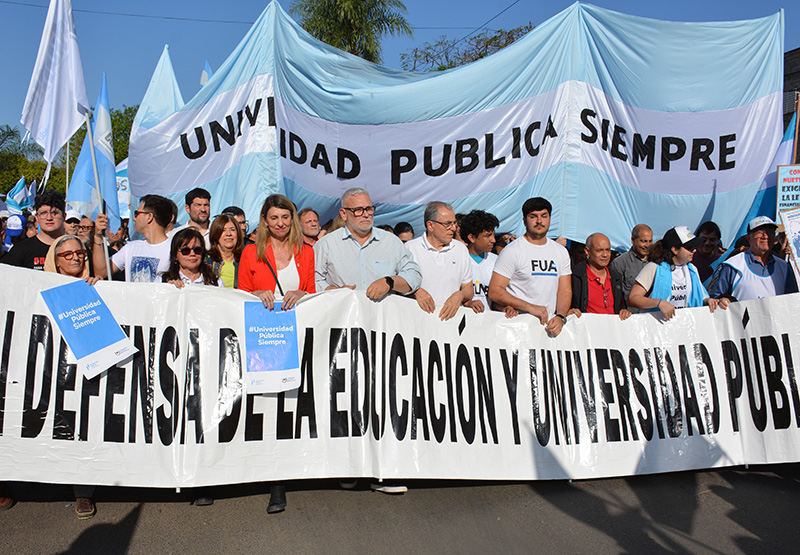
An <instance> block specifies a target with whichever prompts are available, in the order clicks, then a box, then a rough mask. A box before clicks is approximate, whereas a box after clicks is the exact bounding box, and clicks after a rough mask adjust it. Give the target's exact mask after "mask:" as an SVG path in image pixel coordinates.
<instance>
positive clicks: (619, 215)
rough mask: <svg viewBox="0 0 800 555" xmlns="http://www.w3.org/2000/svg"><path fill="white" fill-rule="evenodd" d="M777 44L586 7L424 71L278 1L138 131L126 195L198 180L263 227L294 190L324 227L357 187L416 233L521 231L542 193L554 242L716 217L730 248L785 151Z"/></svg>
mask: <svg viewBox="0 0 800 555" xmlns="http://www.w3.org/2000/svg"><path fill="white" fill-rule="evenodd" d="M782 44H783V16H782V13H778V14H775V15H773V16H770V17H765V18H763V19H756V20H750V21H738V22H722V23H675V22H666V21H656V20H650V19H643V18H639V17H632V16H628V15H623V14H619V13H616V12H612V11H608V10H604V9H600V8H597V7H594V6H589V5H586V4H579V3H578V4H574V5H573V6H571V7H570V8H568V9H567V10H565V11H564V12H562V13H560V14H558V15H557V16H555V17H553V18H552V19H550V20H548V21H546V22H545V23H543V24H541V25H540V26H539V27H537V28H536V29H534V30H533V31H532V32H531V33H530V34H528V35H527V36H526V37H524V38H522V39H521V40H519V41H517V42H516V43H514V44H513V45H511V46H510V47H508V48H506V49H504V50H502V51H500V52H498V53H497V54H495V55H493V56H491V57H489V58H485V59H483V60H480V61H478V62H476V63H473V64H470V65H468V66H464V67H460V68H456V69H453V70H450V71H446V72H441V73H428V74H412V73H406V72H400V71H395V70H391V69H387V68H383V67H379V66H376V65H374V64H371V63H369V62H366V61H364V60H361V59H359V58H357V57H354V56H351V55H349V54H347V53H344V52H341V51H339V50H336V49H334V48H332V47H330V46H328V45H325V44H323V43H320V42H319V41H316V40H315V39H313V38H312V37H310V36H309V35H308V34H307V33H306V32H305V31H303V30H302V29H300V28H299V27H298V26H297V24H296V23H295V22H294V21H293V20H292V19H291V18H290V17H289V16H288V15H287V14H286V13H285V12H284V11H283V10H282V9H281V7H280V5H279V4H278V3H277V2H275V1H273V2H272V3H270V4H269V6H268V7H267V9H266V10H265V11H264V12H263V13H262V14H261V16H260V17H259V19H258V20H257V21H256V22H255V24H254V25H253V27H252V28H251V29H250V31H249V32H248V33H247V35H246V36H245V37H244V39H243V40H242V42H241V43H240V44H239V45H238V46H237V48H236V49H235V50H234V52H233V53H232V54H231V55H230V56H229V57H228V59H227V60H226V61H225V62H224V63H223V64H222V65H221V66H220V68H219V69H218V70H217V72H216V73H214V75H213V77H211V78H210V79H209V81H208V83H207V84H206V85H205V86H204V87H203V88H202V89H201V90H200V92H199V93H198V94H197V95H196V96H195V97H194V98H193V99H191V100H190V101H188V102H187V103H186V105H184V106H183V107H181V108H180V109H178V110H177V111H175V112H174V113H172V114H169V115H166V116H165V117H163V119H158V121H156V120H157V118H151V119H150V120H148V121H146V122H141V123H140V125H139V126H138V127H137V128H136V129H135V130H134V131H135V132H134V133H132V137H131V149H130V180H131V187H132V190H133V192H134V193H135V194H137V195H139V196H141V195H142V194H145V193H159V194H170V195H172V196H173V198H175V199H178V198H180V196H181V194H182V193H183V192H185V191H186V190H188V189H191V188H193V187H196V186H202V187H204V188H206V189H208V190H209V191H210V192H211V193H212V212H214V213H216V212H218V211H219V210H221V209H222V208H224V207H225V206H228V205H231V204H235V205H239V206H241V207H242V208H244V209H245V211H246V212H247V214H248V218H249V219H250V220H251V221H253V220H255V219H257V215H258V211H259V208H260V204H261V202H262V201H263V198H264V197H265V196H266V195H268V194H271V193H276V192H280V193H285V194H287V195H288V196H289V197H290V198H292V199H293V200H294V201H295V203H296V204H297V205H298V207H303V206H313V207H314V208H316V209H317V210H318V211H319V212H320V213H321V218H322V220H323V221H325V220H326V219H328V218H331V217H333V216H334V215H335V214H336V212H337V210H338V207H339V197H340V195H341V193H342V192H343V191H344V190H346V189H348V188H350V187H353V186H361V187H365V188H366V189H368V190H369V191H370V193H371V195H372V197H373V201H374V202H375V203H376V205H377V207H378V211H377V213H376V218H375V220H376V223H378V224H382V223H390V224H393V223H396V222H398V221H402V220H405V221H408V222H411V223H412V224H413V225H414V226H415V227H416V228H417V229H421V228H422V213H423V207H424V204H425V203H427V202H429V201H432V200H444V201H450V202H451V203H452V204H453V206H454V208H455V209H456V211H457V212H467V211H469V210H471V209H474V208H481V209H484V210H489V211H491V212H493V213H494V214H496V215H497V216H498V218H499V219H500V221H501V228H502V229H503V230H508V231H521V230H522V218H521V212H520V208H521V205H522V203H523V202H524V200H525V199H527V198H528V197H531V196H544V197H546V198H548V199H549V200H550V201H551V202H552V203H553V206H554V214H553V221H552V225H551V235H554V236H555V235H562V236H565V237H567V238H570V239H574V240H578V241H583V240H585V238H586V236H587V235H589V234H590V233H593V232H595V231H602V232H604V233H606V234H607V235H608V236H609V238H610V239H611V241H612V244H613V245H615V246H617V247H620V248H622V247H626V246H627V245H628V242H629V237H630V229H631V228H632V227H633V225H635V224H636V223H639V222H645V223H648V224H650V225H651V227H652V228H653V231H654V234H655V235H656V236H660V235H661V234H663V232H664V231H666V230H667V229H668V228H670V227H673V226H675V225H686V226H688V227H690V228H693V226H696V225H697V224H699V223H700V222H701V221H702V220H704V219H709V218H710V219H713V220H714V221H716V222H717V223H718V224H719V225H720V227H721V228H722V230H723V236H724V237H732V236H733V235H734V231H735V230H737V229H738V228H739V226H740V224H741V222H742V220H743V219H744V217H745V216H746V214H747V213H748V209H749V207H750V206H751V204H752V202H753V200H754V199H755V198H756V195H757V193H758V191H759V189H760V188H761V185H762V182H763V181H764V179H765V176H766V174H767V173H768V171H769V168H770V162H771V160H772V159H773V156H774V154H775V151H776V149H777V147H778V145H779V143H780V138H781V127H782V119H781V117H782V114H781V98H782V96H781V95H782V88H783V81H782V80H783V52H782ZM179 204H180V203H179ZM184 218H185V216H184Z"/></svg>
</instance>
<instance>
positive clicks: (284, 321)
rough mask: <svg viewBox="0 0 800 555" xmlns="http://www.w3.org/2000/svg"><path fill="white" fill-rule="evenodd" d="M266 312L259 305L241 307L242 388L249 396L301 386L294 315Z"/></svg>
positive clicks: (282, 312)
mask: <svg viewBox="0 0 800 555" xmlns="http://www.w3.org/2000/svg"><path fill="white" fill-rule="evenodd" d="M281 305H282V303H281V302H280V301H276V302H275V309H274V310H268V309H266V308H265V307H264V305H263V304H262V303H260V302H246V303H244V323H245V350H246V352H247V357H246V360H247V369H246V379H245V387H246V389H247V390H248V391H249V392H250V393H268V392H274V391H285V390H287V389H294V388H296V387H297V386H298V385H299V383H300V376H299V371H300V357H299V354H298V350H297V314H296V313H295V311H294V310H282V309H281Z"/></svg>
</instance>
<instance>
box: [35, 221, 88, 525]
mask: <svg viewBox="0 0 800 555" xmlns="http://www.w3.org/2000/svg"><path fill="white" fill-rule="evenodd" d="M44 271H45V272H54V273H57V274H64V275H65V276H70V277H74V278H78V279H83V280H86V282H87V283H88V284H89V285H94V284H95V283H97V281H98V278H96V277H90V276H89V265H88V264H87V263H86V247H84V245H83V241H81V240H80V238H78V237H76V236H74V235H62V236H61V237H59V238H58V239H56V240H55V241H54V242H53V244H52V245H51V246H50V250H49V251H47V256H46V257H45V259H44ZM59 379H60V378H59ZM94 488H95V487H94V486H91V485H76V486H74V487H73V490H74V493H75V514H76V515H77V516H78V518H79V519H80V520H85V519H88V518H92V517H93V516H94V515H95V513H96V512H97V509H96V507H95V504H94V501H93V500H92V497H93V496H94Z"/></svg>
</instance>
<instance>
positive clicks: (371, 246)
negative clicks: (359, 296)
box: [314, 188, 422, 301]
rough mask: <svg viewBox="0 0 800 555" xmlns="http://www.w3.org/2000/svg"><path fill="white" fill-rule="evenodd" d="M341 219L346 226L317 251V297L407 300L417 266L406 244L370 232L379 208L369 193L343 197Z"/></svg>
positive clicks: (418, 278) (356, 192) (327, 237)
mask: <svg viewBox="0 0 800 555" xmlns="http://www.w3.org/2000/svg"><path fill="white" fill-rule="evenodd" d="M339 214H340V215H341V216H342V219H343V220H344V223H345V225H344V226H343V227H341V228H339V229H337V230H336V231H333V232H331V233H328V234H327V235H325V236H324V237H322V239H320V240H319V242H317V244H316V245H315V246H314V252H315V255H316V261H315V272H316V285H317V291H324V290H326V289H338V288H341V287H348V288H350V289H361V290H365V291H366V294H367V297H369V298H370V299H372V300H373V301H380V300H381V299H383V298H384V297H386V295H388V294H389V293H391V292H395V293H400V294H402V295H407V294H408V293H412V292H414V291H416V290H417V288H419V284H420V282H421V280H422V277H421V274H420V270H419V266H417V263H416V262H414V259H413V257H412V256H411V253H410V252H408V249H406V247H405V245H403V243H402V241H400V239H398V238H397V237H395V236H394V234H392V233H388V232H386V231H383V230H382V229H377V228H374V227H373V226H372V219H373V216H374V215H375V207H374V206H373V205H372V200H371V199H370V197H369V193H368V192H367V191H366V190H364V189H361V188H352V189H348V190H347V191H345V193H344V195H342V208H341V209H340V210H339Z"/></svg>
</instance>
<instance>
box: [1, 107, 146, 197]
mask: <svg viewBox="0 0 800 555" xmlns="http://www.w3.org/2000/svg"><path fill="white" fill-rule="evenodd" d="M138 109H139V106H138V105H136V106H125V105H123V106H122V108H119V109H118V108H112V109H111V128H112V130H113V135H114V161H115V162H116V163H117V164H119V163H120V162H122V161H123V160H124V159H125V158H127V157H128V145H129V143H130V138H131V126H132V125H133V118H134V117H135V116H136V111H137V110H138ZM85 136H86V126H83V127H81V128H80V129H78V131H77V132H76V133H75V134H74V135H73V136H72V139H70V143H69V159H70V162H69V168H70V176H71V175H72V168H74V167H75V162H77V161H78V156H79V155H80V152H81V147H82V146H83V139H84V137H85ZM66 162H67V155H66V149H64V150H62V151H61V154H60V155H59V156H58V158H56V161H55V162H54V163H53V167H52V168H51V170H50V179H49V180H48V181H47V187H48V188H52V189H56V190H57V191H61V192H62V193H63V192H64V191H65V190H66V178H67V176H66V167H65V166H66ZM46 169H47V163H46V162H45V161H44V160H43V159H42V151H41V149H40V148H39V146H38V145H37V144H36V143H34V142H33V141H28V142H27V143H24V144H23V143H22V141H21V134H20V130H19V129H17V128H15V127H11V126H9V125H0V193H6V192H8V191H9V190H10V189H11V188H12V187H13V186H14V185H15V184H16V183H17V181H19V178H20V177H22V176H23V175H24V176H25V180H26V181H27V182H28V183H30V182H31V181H33V180H34V179H36V180H37V181H39V182H41V180H42V178H43V177H44V172H45V170H46Z"/></svg>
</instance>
